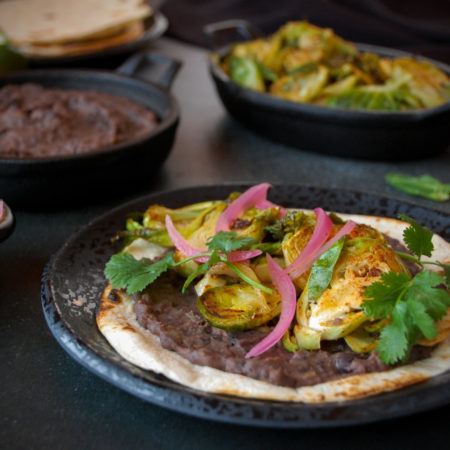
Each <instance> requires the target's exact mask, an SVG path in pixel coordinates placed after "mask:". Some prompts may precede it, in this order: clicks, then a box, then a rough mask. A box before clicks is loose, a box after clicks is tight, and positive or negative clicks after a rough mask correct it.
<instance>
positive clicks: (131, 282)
mask: <svg viewBox="0 0 450 450" xmlns="http://www.w3.org/2000/svg"><path fill="white" fill-rule="evenodd" d="M173 265H174V260H173V254H172V253H168V254H167V255H166V256H165V257H164V258H162V259H160V260H159V261H157V262H155V263H154V262H152V261H151V260H150V259H148V258H142V259H140V260H137V259H135V258H134V257H133V256H132V255H131V254H130V253H118V254H116V255H113V256H112V257H111V259H110V260H109V261H108V262H107V263H106V267H105V276H106V278H108V279H109V280H111V286H112V287H113V288H116V289H117V288H125V289H126V291H127V293H128V294H133V293H135V292H139V291H142V290H143V289H145V288H146V287H147V286H148V285H149V284H151V283H153V282H154V281H155V280H156V279H157V278H158V277H159V276H160V275H161V274H162V273H163V272H165V271H166V270H167V269H169V267H172V266H173Z"/></svg>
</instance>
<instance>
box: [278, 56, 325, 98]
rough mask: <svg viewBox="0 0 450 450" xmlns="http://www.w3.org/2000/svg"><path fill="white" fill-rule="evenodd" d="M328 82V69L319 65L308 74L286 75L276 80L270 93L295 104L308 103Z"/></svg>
mask: <svg viewBox="0 0 450 450" xmlns="http://www.w3.org/2000/svg"><path fill="white" fill-rule="evenodd" d="M327 80H328V69H327V68H326V67H325V66H322V65H319V66H318V67H317V69H315V70H312V71H310V72H305V73H303V72H301V73H297V74H295V75H286V76H283V77H280V78H278V80H276V81H275V82H274V83H273V84H272V85H271V87H270V92H271V93H272V94H274V95H277V96H278V97H282V98H285V99H287V100H292V101H296V102H308V101H310V100H312V99H314V97H316V96H317V95H318V94H319V92H320V91H321V89H322V88H323V87H324V86H325V84H326V83H327Z"/></svg>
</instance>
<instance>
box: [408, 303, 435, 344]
mask: <svg viewBox="0 0 450 450" xmlns="http://www.w3.org/2000/svg"><path fill="white" fill-rule="evenodd" d="M406 306H407V308H408V311H409V313H410V314H411V319H412V321H413V322H414V324H415V325H416V326H417V327H418V328H419V330H420V331H421V332H422V334H423V335H424V336H425V337H426V338H427V339H434V338H435V337H436V336H437V334H438V330H437V328H436V325H435V324H434V320H433V318H432V317H431V316H430V315H429V314H428V313H427V310H426V308H425V306H424V305H423V303H421V302H418V301H417V300H414V299H412V298H410V299H409V300H407V302H406Z"/></svg>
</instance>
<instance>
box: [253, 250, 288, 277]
mask: <svg viewBox="0 0 450 450" xmlns="http://www.w3.org/2000/svg"><path fill="white" fill-rule="evenodd" d="M273 259H274V261H275V262H276V263H277V264H278V265H279V266H280V267H282V268H283V269H284V268H285V263H284V258H280V257H274V258H273ZM252 268H253V270H254V271H255V273H256V275H257V277H258V278H259V279H260V280H261V281H262V282H263V283H271V282H272V278H271V277H270V274H269V268H268V265H267V259H266V257H265V256H260V257H259V258H258V259H256V260H254V261H252Z"/></svg>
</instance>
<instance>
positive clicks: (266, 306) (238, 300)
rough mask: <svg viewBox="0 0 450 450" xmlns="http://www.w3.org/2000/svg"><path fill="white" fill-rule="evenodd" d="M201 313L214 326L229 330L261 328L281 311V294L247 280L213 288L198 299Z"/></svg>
mask: <svg viewBox="0 0 450 450" xmlns="http://www.w3.org/2000/svg"><path fill="white" fill-rule="evenodd" d="M197 305H198V309H199V311H200V314H201V315H202V316H203V317H204V318H205V320H207V321H208V322H209V323H210V324H211V325H213V326H215V327H218V328H222V329H224V330H228V331H242V330H248V329H252V328H256V327H259V326H260V325H263V324H265V323H267V322H269V321H270V320H272V319H273V318H275V317H277V316H278V315H279V314H280V312H281V297H280V295H279V294H278V293H277V292H274V293H273V294H272V295H269V294H266V293H265V292H263V291H261V290H260V289H257V288H255V287H253V286H250V285H248V284H244V283H239V282H238V283H235V284H231V285H226V286H219V287H214V288H211V289H208V290H206V292H204V293H203V294H202V295H201V296H200V297H198V299H197Z"/></svg>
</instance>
